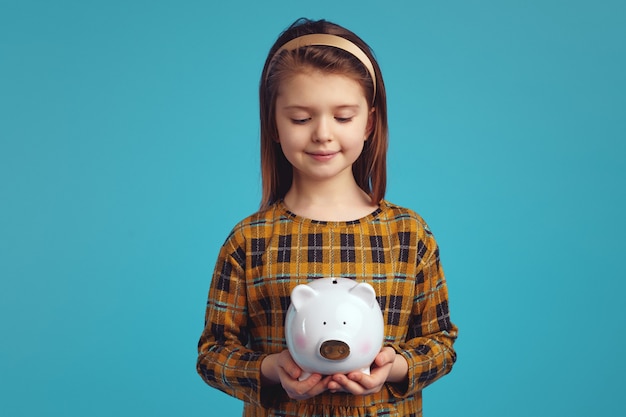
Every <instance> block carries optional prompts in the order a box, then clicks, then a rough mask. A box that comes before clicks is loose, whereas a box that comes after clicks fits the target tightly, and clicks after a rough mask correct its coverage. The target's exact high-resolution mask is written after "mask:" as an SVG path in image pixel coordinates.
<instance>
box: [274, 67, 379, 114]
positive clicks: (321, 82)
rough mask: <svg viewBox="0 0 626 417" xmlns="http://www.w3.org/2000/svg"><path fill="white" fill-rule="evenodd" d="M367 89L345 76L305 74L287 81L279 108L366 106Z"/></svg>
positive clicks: (281, 90) (280, 91)
mask: <svg viewBox="0 0 626 417" xmlns="http://www.w3.org/2000/svg"><path fill="white" fill-rule="evenodd" d="M366 100H367V99H366V97H365V92H364V90H363V86H362V85H361V84H360V83H359V82H358V81H356V80H355V79H354V78H351V77H349V76H346V75H342V74H332V73H326V72H322V71H313V70H312V71H304V72H298V73H295V74H293V75H291V76H289V77H286V78H285V79H283V80H282V81H281V82H280V84H279V86H278V95H277V104H278V103H279V102H280V103H281V105H287V106H296V105H300V106H305V105H308V106H311V105H316V104H317V105H326V104H328V105H334V106H347V105H349V106H356V105H358V106H359V107H360V106H364V105H365V104H366V103H367V101H366Z"/></svg>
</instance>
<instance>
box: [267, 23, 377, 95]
mask: <svg viewBox="0 0 626 417" xmlns="http://www.w3.org/2000/svg"><path fill="white" fill-rule="evenodd" d="M311 45H319V46H333V47H335V48H339V49H343V50H344V51H346V52H349V53H350V54H352V55H354V56H355V57H356V58H357V59H358V60H359V61H361V62H362V63H363V65H365V68H367V71H369V73H370V76H371V77H372V84H373V86H374V94H373V95H372V97H373V99H375V98H376V73H375V72H374V66H373V65H372V61H370V59H369V58H368V57H367V55H366V54H365V52H363V50H362V49H361V48H359V47H358V46H356V45H355V44H354V43H352V42H350V41H349V40H347V39H346V38H342V37H341V36H337V35H329V34H326V33H314V34H312V35H303V36H300V37H298V38H295V39H292V40H290V41H289V42H287V43H286V44H284V45H283V46H281V47H280V48H279V49H278V51H276V53H275V54H274V57H273V58H272V60H274V58H275V57H276V56H278V54H280V53H281V52H282V51H293V50H294V49H298V48H302V47H303V46H311Z"/></svg>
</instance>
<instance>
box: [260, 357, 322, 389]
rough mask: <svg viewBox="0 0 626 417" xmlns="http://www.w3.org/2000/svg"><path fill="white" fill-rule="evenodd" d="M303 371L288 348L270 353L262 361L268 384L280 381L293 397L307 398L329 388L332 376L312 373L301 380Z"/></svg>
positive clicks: (264, 375)
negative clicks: (323, 376) (324, 376)
mask: <svg viewBox="0 0 626 417" xmlns="http://www.w3.org/2000/svg"><path fill="white" fill-rule="evenodd" d="M302 372H303V371H302V369H300V367H299V366H298V365H297V364H296V363H295V362H294V360H293V358H292V357H291V354H290V353H289V351H288V350H283V351H282V352H280V353H276V354H271V355H268V356H267V357H266V358H265V359H264V360H263V362H262V363H261V375H262V378H263V380H264V381H265V382H266V383H268V384H271V383H280V384H281V385H282V387H283V389H284V390H285V392H287V395H288V396H289V398H291V399H294V400H306V399H307V398H311V397H315V396H316V395H319V394H321V393H322V392H324V391H326V390H327V386H328V382H329V381H330V379H331V377H330V376H328V377H326V378H322V375H320V374H312V375H311V376H309V377H308V378H307V379H305V380H303V381H299V380H298V378H299V377H300V375H302Z"/></svg>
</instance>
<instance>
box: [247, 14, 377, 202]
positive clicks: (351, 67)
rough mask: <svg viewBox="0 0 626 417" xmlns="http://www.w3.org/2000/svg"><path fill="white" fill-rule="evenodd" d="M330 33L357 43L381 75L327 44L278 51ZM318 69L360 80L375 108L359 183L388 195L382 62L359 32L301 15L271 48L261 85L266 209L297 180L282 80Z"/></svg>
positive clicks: (358, 165)
mask: <svg viewBox="0 0 626 417" xmlns="http://www.w3.org/2000/svg"><path fill="white" fill-rule="evenodd" d="M314 33H325V34H330V35H337V36H341V37H342V38H345V39H347V40H349V41H350V42H352V43H354V44H355V45H357V46H358V47H359V48H360V49H361V50H363V52H365V54H366V55H367V57H368V58H369V60H370V61H371V62H372V65H373V67H374V71H375V74H376V93H375V94H376V95H375V97H372V96H373V95H374V84H373V83H372V78H371V76H370V74H369V72H368V70H367V68H366V67H365V66H364V65H363V64H362V63H361V61H359V60H358V59H357V58H356V57H355V56H353V55H352V54H350V53H348V52H346V51H344V50H342V49H338V48H334V47H328V46H307V47H303V48H299V49H296V50H293V51H281V52H280V53H279V54H278V55H277V56H275V54H276V51H278V50H279V49H280V47H281V46H283V45H284V44H285V43H287V42H289V41H290V40H292V39H295V38H297V37H300V36H303V35H309V34H314ZM310 68H314V69H318V70H322V71H324V72H327V73H332V74H342V75H346V76H349V77H351V78H353V79H354V80H356V81H357V82H359V83H360V84H361V86H362V87H363V91H364V93H365V97H366V99H367V100H368V102H369V103H372V107H373V108H374V124H373V128H372V132H371V133H370V135H369V137H368V139H367V141H366V142H365V145H364V148H363V152H362V153H361V155H360V156H359V158H358V159H357V160H356V161H355V163H354V164H353V166H352V172H353V174H354V178H355V179H356V182H357V184H358V185H359V187H361V189H363V191H365V192H366V193H367V194H368V195H369V196H370V198H371V199H372V202H374V203H378V202H379V201H380V200H382V199H383V198H384V196H385V189H386V186H387V143H388V129H387V95H386V92H385V84H384V83H383V77H382V75H381V72H380V67H379V66H378V62H376V59H375V58H374V54H373V53H372V51H371V49H370V47H369V46H368V45H367V44H366V43H365V42H364V41H363V40H362V39H361V38H359V37H358V36H357V35H356V34H354V33H352V32H351V31H349V30H347V29H345V28H343V27H341V26H339V25H337V24H334V23H331V22H328V21H326V20H317V21H312V20H308V19H299V20H297V21H296V22H294V23H293V24H292V25H291V26H290V27H289V28H287V30H285V31H284V32H283V33H282V34H281V35H280V36H279V37H278V39H277V40H276V42H275V43H274V45H273V46H272V48H271V49H270V51H269V54H268V56H267V59H266V60H265V66H264V67H263V73H262V75H261V83H260V87H259V99H260V103H259V104H260V116H261V176H262V181H263V195H262V198H261V208H266V207H268V206H270V205H271V204H273V203H275V202H276V201H278V200H280V199H282V198H283V197H284V196H285V194H286V193H287V191H288V190H289V188H290V187H291V182H292V179H293V169H292V166H291V164H290V163H289V161H287V158H285V155H284V154H283V151H282V149H281V147H280V144H279V143H278V141H277V138H278V129H277V127H276V96H277V94H278V87H279V85H280V82H281V81H282V80H284V79H285V78H286V77H289V76H292V75H294V74H296V73H298V72H301V71H303V70H305V69H310Z"/></svg>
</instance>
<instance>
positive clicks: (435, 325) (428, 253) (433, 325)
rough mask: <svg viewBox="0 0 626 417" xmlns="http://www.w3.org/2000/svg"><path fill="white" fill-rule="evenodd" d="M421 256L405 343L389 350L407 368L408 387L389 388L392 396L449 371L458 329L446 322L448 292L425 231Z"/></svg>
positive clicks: (435, 248) (411, 390)
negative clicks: (399, 355) (405, 361)
mask: <svg viewBox="0 0 626 417" xmlns="http://www.w3.org/2000/svg"><path fill="white" fill-rule="evenodd" d="M425 241H426V246H425V253H424V254H423V255H424V256H423V257H422V258H421V261H420V263H419V266H420V267H419V268H418V270H417V271H418V273H417V276H416V277H415V292H414V300H413V307H412V311H411V317H410V322H409V329H408V334H407V338H406V341H405V342H403V343H399V344H397V345H395V346H392V347H393V348H394V349H396V352H397V353H399V354H401V355H402V356H404V358H405V359H406V360H407V363H408V365H409V368H408V385H407V384H406V383H405V384H389V388H390V390H391V392H392V393H393V395H395V396H397V397H405V396H408V395H411V394H414V393H416V392H417V391H420V390H422V389H424V388H425V387H427V386H428V385H430V384H431V383H433V382H434V381H436V380H437V379H439V378H441V377H442V376H444V375H446V374H447V373H449V372H450V371H451V370H452V366H453V365H454V362H455V361H456V352H455V351H454V349H453V343H454V341H455V340H456V337H457V334H458V329H457V327H456V326H455V325H454V324H453V323H452V322H451V321H450V312H449V308H448V289H447V285H446V280H445V277H444V273H443V269H442V267H441V264H440V261H439V247H438V246H437V243H436V242H435V239H434V237H433V236H432V234H431V233H430V231H429V230H428V229H427V228H426V239H425Z"/></svg>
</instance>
